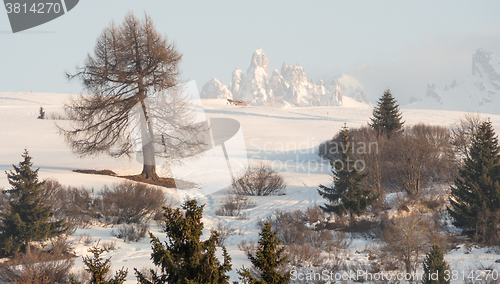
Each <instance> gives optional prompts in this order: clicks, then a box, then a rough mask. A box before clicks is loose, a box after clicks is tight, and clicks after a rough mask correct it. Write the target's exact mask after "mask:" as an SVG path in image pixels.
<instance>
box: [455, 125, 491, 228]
mask: <svg viewBox="0 0 500 284" xmlns="http://www.w3.org/2000/svg"><path fill="white" fill-rule="evenodd" d="M499 152H500V149H499V146H498V138H497V137H496V136H495V133H494V131H493V128H492V125H491V122H490V121H487V122H484V123H482V124H481V126H480V127H479V129H478V131H477V132H476V134H475V135H474V137H473V139H472V145H471V147H470V150H469V153H470V155H469V157H468V158H466V159H465V162H464V166H463V168H462V169H460V171H459V177H458V178H456V179H455V182H454V186H452V187H451V196H450V205H451V207H449V208H448V212H449V213H450V215H451V216H452V217H453V219H454V222H453V224H454V225H456V226H457V227H459V228H463V229H466V230H472V231H476V230H477V228H480V227H484V226H485V227H486V228H487V229H486V231H485V232H484V233H486V234H487V235H491V234H493V233H495V232H496V226H497V224H498V221H497V218H496V217H495V216H496V214H497V213H498V212H499V210H500V155H499Z"/></svg>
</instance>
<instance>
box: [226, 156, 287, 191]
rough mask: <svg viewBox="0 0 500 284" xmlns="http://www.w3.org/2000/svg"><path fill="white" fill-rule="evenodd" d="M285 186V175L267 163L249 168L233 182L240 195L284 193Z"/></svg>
mask: <svg viewBox="0 0 500 284" xmlns="http://www.w3.org/2000/svg"><path fill="white" fill-rule="evenodd" d="M285 188H286V185H285V180H284V179H283V177H282V176H281V175H280V174H279V173H278V172H276V171H275V170H273V169H272V168H271V167H269V166H267V165H265V164H261V165H260V166H259V167H258V168H255V169H252V168H250V169H248V170H247V171H246V172H245V173H244V174H243V176H241V177H239V178H237V179H234V180H233V182H232V189H233V191H234V192H235V193H237V194H239V195H254V196H267V195H283V194H284V190H285Z"/></svg>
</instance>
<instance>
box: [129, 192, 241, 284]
mask: <svg viewBox="0 0 500 284" xmlns="http://www.w3.org/2000/svg"><path fill="white" fill-rule="evenodd" d="M203 207H204V206H203V205H202V206H198V203H197V202H196V200H187V201H186V202H185V203H184V204H183V205H182V209H183V211H184V212H182V211H181V210H180V209H179V208H177V209H175V210H174V209H172V208H164V209H165V214H164V216H165V219H164V220H165V229H164V230H165V232H166V233H167V241H166V242H165V245H164V244H162V243H161V242H160V240H159V239H158V238H156V237H155V236H154V235H153V234H151V233H150V237H151V244H152V246H153V253H152V254H151V258H152V259H153V263H154V264H155V265H156V266H159V267H160V268H161V274H157V273H156V272H155V271H154V270H151V275H152V279H151V280H148V279H147V278H146V277H145V276H144V275H143V274H142V273H140V272H139V271H138V270H137V269H136V270H135V271H136V275H137V279H138V281H139V282H140V283H143V284H145V283H147V284H152V283H154V284H159V283H178V284H195V283H196V284H205V283H206V284H218V283H229V276H227V275H226V273H227V272H228V271H230V270H231V263H230V262H231V258H230V257H229V255H228V253H227V250H226V248H225V247H223V248H222V250H223V255H224V263H222V264H221V263H220V262H219V260H218V259H217V257H216V255H215V248H216V244H217V241H218V239H219V235H218V234H217V233H216V232H212V234H211V236H210V238H209V239H208V240H206V241H200V237H201V235H202V231H203V223H202V222H201V218H202V213H203Z"/></svg>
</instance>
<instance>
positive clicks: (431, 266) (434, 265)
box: [422, 245, 451, 284]
mask: <svg viewBox="0 0 500 284" xmlns="http://www.w3.org/2000/svg"><path fill="white" fill-rule="evenodd" d="M446 270H448V271H450V267H449V266H448V264H447V263H446V261H445V260H444V254H443V251H442V250H441V248H440V247H439V246H438V245H433V246H432V249H431V251H430V252H429V253H428V254H427V255H426V256H425V260H424V277H423V278H424V279H423V281H422V284H449V283H450V280H449V279H448V280H445V275H446V273H445V271H446ZM450 273H451V271H450Z"/></svg>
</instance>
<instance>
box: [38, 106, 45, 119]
mask: <svg viewBox="0 0 500 284" xmlns="http://www.w3.org/2000/svg"><path fill="white" fill-rule="evenodd" d="M37 118H38V119H45V111H44V110H43V107H42V106H41V107H40V110H39V114H38V117H37Z"/></svg>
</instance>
